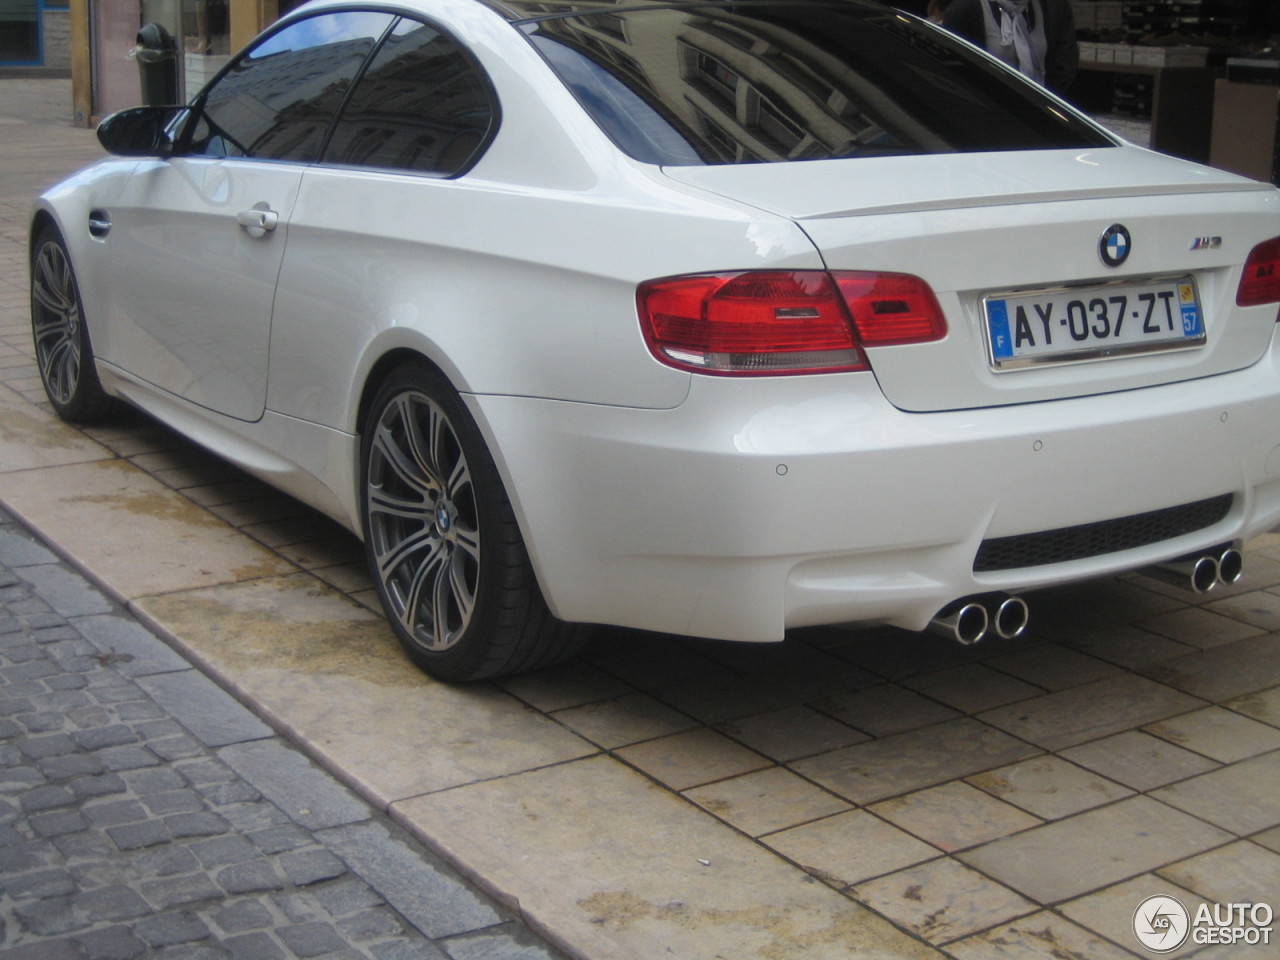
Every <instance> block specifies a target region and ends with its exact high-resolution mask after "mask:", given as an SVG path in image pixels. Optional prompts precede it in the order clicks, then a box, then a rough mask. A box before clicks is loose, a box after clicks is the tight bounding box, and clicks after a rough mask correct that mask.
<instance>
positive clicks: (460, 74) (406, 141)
mask: <svg viewBox="0 0 1280 960" xmlns="http://www.w3.org/2000/svg"><path fill="white" fill-rule="evenodd" d="M492 118H493V107H492V103H491V100H490V96H489V88H488V85H487V84H486V83H485V79H484V77H483V76H482V75H481V74H480V72H479V68H478V67H476V66H474V65H473V64H472V63H471V62H470V61H469V60H468V59H467V57H466V56H465V55H464V54H463V53H462V51H461V50H460V49H459V48H458V46H457V44H455V43H454V42H453V41H452V40H451V39H450V38H449V37H447V36H444V35H443V34H441V33H440V32H439V31H438V30H436V29H434V28H432V27H429V26H427V25H426V24H424V23H419V22H417V21H415V20H408V19H405V20H402V21H400V23H398V24H396V28H395V30H393V31H392V33H391V36H390V37H388V38H387V41H386V43H384V44H383V46H382V48H381V49H380V50H378V53H377V55H376V56H375V57H374V58H373V62H372V63H371V64H370V65H369V69H368V70H367V71H366V72H365V74H364V76H363V77H361V79H360V82H359V83H358V84H357V85H356V88H355V90H354V91H353V92H352V95H351V100H350V102H349V103H348V104H347V107H346V109H345V110H343V112H342V117H341V119H340V120H339V122H338V125H337V127H336V128H335V130H334V134H333V138H332V140H331V141H330V145H329V148H328V149H327V150H326V151H325V157H324V159H325V162H326V163H341V164H353V165H358V166H369V167H390V168H393V169H397V170H417V171H423V172H428V173H435V174H441V175H444V176H449V175H452V174H456V173H458V172H460V171H461V170H462V169H463V168H464V167H465V166H466V165H467V163H468V162H469V161H470V159H471V157H472V156H473V155H474V154H475V152H476V150H477V149H478V148H479V147H480V145H481V144H482V143H483V142H484V139H485V137H486V135H487V134H488V132H489V126H490V123H491V122H492Z"/></svg>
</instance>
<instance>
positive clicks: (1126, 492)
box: [469, 346, 1280, 640]
mask: <svg viewBox="0 0 1280 960" xmlns="http://www.w3.org/2000/svg"><path fill="white" fill-rule="evenodd" d="M1278 352H1280V348H1276V347H1274V346H1273V348H1272V350H1271V351H1270V352H1269V353H1268V354H1267V356H1266V358H1265V359H1264V360H1263V361H1262V362H1260V363H1259V364H1256V365H1255V366H1253V367H1251V368H1249V369H1246V370H1242V371H1237V372H1235V373H1232V374H1228V375H1223V376H1217V377H1212V378H1207V379H1202V380H1196V381H1190V382H1185V383H1178V384H1170V385H1167V386H1161V387H1156V388H1150V389H1144V390H1135V391H1130V392H1125V393H1114V394H1106V395H1100V396H1094V397H1085V398H1078V399H1072V400H1064V401H1057V402H1049V403H1038V404H1026V405H1019V406H1011V407H1002V408H995V409H984V410H967V411H953V412H946V413H930V414H912V413H904V412H902V411H899V410H897V409H895V408H893V407H892V406H890V405H889V404H888V403H886V402H885V400H884V399H883V397H882V396H881V394H880V391H879V389H878V387H877V386H876V383H875V380H874V378H873V377H872V376H870V375H868V374H851V375H833V376H829V377H797V378H772V379H759V380H750V379H735V380H730V379H716V378H708V377H695V378H694V383H693V387H692V389H691V391H690V395H689V398H688V400H687V401H686V402H685V403H684V404H682V405H681V406H680V407H678V408H676V409H673V410H661V411H655V410H637V409H631V408H620V407H605V406H597V405H586V404H573V403H559V402H554V401H545V400H534V399H525V398H513V397H492V396H482V397H470V398H469V400H470V402H471V404H472V408H473V410H474V411H475V413H476V415H477V419H478V420H479V421H480V423H481V425H482V429H484V430H486V431H487V432H488V433H489V440H490V442H491V449H494V450H500V451H501V452H502V462H501V463H500V464H499V466H500V469H501V470H502V471H503V473H504V476H505V479H506V481H507V484H508V489H509V490H510V492H511V494H512V500H513V502H514V503H515V506H516V509H517V513H518V515H519V517H520V520H521V524H522V527H523V529H524V532H525V535H526V540H527V542H528V543H529V548H530V553H531V556H532V558H533V562H534V566H535V569H536V570H537V572H538V576H539V578H540V581H541V583H542V585H543V589H544V591H545V593H546V595H547V599H548V602H549V603H550V604H551V606H552V609H553V610H554V611H555V612H556V613H557V614H558V615H559V616H561V617H563V618H566V619H570V620H581V621H590V622H600V623H610V624H618V625H623V626H631V627H637V628H642V629H650V630H659V631H664V632H671V633H681V634H688V635H695V636H706V637H716V638H721V639H735V640H777V639H781V638H782V636H783V633H784V631H785V630H786V629H787V628H790V627H799V626H811V625H818V624H832V623H846V622H863V621H878V622H885V623H890V624H893V625H896V626H900V627H905V628H908V629H922V628H924V627H925V626H927V624H928V623H929V621H930V620H931V619H932V618H933V617H934V615H935V614H936V613H937V612H938V611H939V610H940V609H941V608H942V607H944V606H945V605H947V604H949V603H951V602H952V601H954V600H956V599H959V598H963V597H969V596H973V595H978V594H984V593H988V592H993V591H1008V592H1013V591H1022V590H1028V589H1034V588H1037V587H1043V586H1048V585H1052V584H1056V583H1064V582H1069V581H1073V580H1080V579H1087V578H1090V577H1096V576H1104V575H1108V574H1114V573H1118V572H1123V571H1126V570H1132V569H1135V568H1140V567H1143V566H1146V565H1149V564H1152V563H1156V562H1160V561H1163V560H1167V559H1171V558H1174V557H1178V556H1182V555H1184V554H1188V553H1192V552H1195V551H1198V550H1201V549H1205V548H1208V547H1212V546H1214V545H1218V544H1223V543H1229V542H1234V543H1239V542H1242V541H1243V540H1244V539H1247V538H1249V537H1251V536H1254V535H1256V534H1258V533H1260V532H1263V531H1265V530H1267V529H1270V528H1271V527H1272V526H1274V525H1275V524H1276V523H1278V522H1280V396H1278V395H1277V384H1278V383H1280V371H1278V370H1277V353H1278ZM1223 495H1230V496H1231V503H1230V508H1229V509H1228V510H1227V511H1226V515H1225V516H1224V517H1222V519H1220V520H1218V521H1216V522H1211V523H1210V524H1209V525H1208V526H1206V527H1204V528H1202V529H1199V530H1195V531H1194V532H1191V533H1183V534H1179V535H1176V536H1174V537H1172V538H1166V539H1160V540H1158V541H1157V542H1154V543H1145V544H1142V545H1139V546H1135V547H1127V548H1125V549H1121V550H1119V551H1118V552H1105V553H1102V554H1100V555H1097V556H1088V557H1083V558H1074V559H1068V560H1065V561H1055V562H1050V563H1038V565H1035V566H1019V567H1015V568H1012V569H1000V570H988V571H985V572H981V573H979V572H975V570H974V558H975V555H976V554H977V552H978V550H979V548H980V546H981V544H982V543H983V541H984V540H989V539H992V538H1000V537H1010V536H1018V535H1023V534H1032V533H1037V532H1042V531H1051V530H1057V529H1059V528H1065V527H1075V526H1078V525H1082V524H1091V523H1096V522H1099V521H1106V520H1113V519H1116V518H1123V517H1131V516H1133V515H1136V514H1143V513H1146V512H1148V511H1153V510H1163V509H1165V508H1169V507H1174V506H1178V505H1182V504H1189V503H1193V502H1195V501H1200V500H1204V499H1207V498H1214V497H1221V496H1223Z"/></svg>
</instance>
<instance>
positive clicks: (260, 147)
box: [187, 12, 395, 163]
mask: <svg viewBox="0 0 1280 960" xmlns="http://www.w3.org/2000/svg"><path fill="white" fill-rule="evenodd" d="M394 19H395V17H394V16H392V15H391V14H387V13H363V12H347V13H335V14H328V15H325V14H321V15H319V16H315V17H311V18H309V19H306V20H301V21H298V22H297V23H293V24H290V25H289V26H287V27H285V28H284V29H283V30H281V31H279V32H278V33H275V34H272V35H271V36H269V37H267V38H266V39H265V40H263V41H262V42H261V43H259V44H258V45H257V46H256V47H255V48H253V49H252V50H250V51H249V52H248V53H247V54H245V55H244V56H243V57H241V58H240V59H239V60H238V61H237V62H236V63H235V65H234V66H233V67H232V68H231V69H230V71H228V72H227V73H226V74H225V75H223V77H222V78H221V79H219V80H218V82H217V83H215V84H214V85H213V87H212V88H210V90H209V91H208V93H207V95H206V96H205V97H204V98H203V101H202V102H198V103H197V107H198V108H199V110H198V113H197V115H196V126H195V129H194V132H193V134H192V138H191V143H190V146H189V147H188V149H187V153H189V154H201V155H205V156H218V157H221V156H232V157H256V158H260V159H268V160H295V161H298V162H301V163H309V162H311V161H314V160H316V159H317V158H318V157H319V154H320V149H321V146H322V145H323V143H324V137H325V134H326V133H327V132H328V129H329V125H330V124H331V123H332V122H333V118H334V116H335V114H336V113H337V112H338V107H339V106H340V105H341V103H342V98H343V97H344V96H345V95H346V92H347V89H348V87H349V86H350V85H351V81H352V79H353V78H354V77H355V75H356V72H357V71H358V70H359V69H360V65H361V64H362V63H364V61H365V59H366V58H367V57H368V55H369V51H371V50H372V49H373V46H374V44H375V43H376V42H377V41H378V39H379V38H380V37H381V36H382V35H383V34H384V33H385V32H386V30H387V28H388V27H389V26H390V25H391V23H392V21H393V20H394Z"/></svg>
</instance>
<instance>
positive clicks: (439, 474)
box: [365, 390, 480, 652]
mask: <svg viewBox="0 0 1280 960" xmlns="http://www.w3.org/2000/svg"><path fill="white" fill-rule="evenodd" d="M368 456H369V461H368V474H367V476H368V482H367V484H366V489H365V497H366V503H365V506H366V511H367V512H366V516H367V523H368V530H367V536H368V538H369V544H370V548H371V553H372V558H373V567H374V574H375V576H377V578H378V579H379V581H380V586H381V588H382V592H383V594H384V596H385V599H386V601H387V604H388V606H389V608H390V610H389V612H390V613H391V614H392V615H393V616H394V617H395V618H396V619H397V620H398V621H399V623H400V626H401V627H402V628H403V630H404V633H405V634H406V635H407V636H408V637H410V638H411V639H412V641H413V642H414V643H415V644H417V645H418V646H420V647H421V648H423V649H425V650H429V651H432V652H438V651H443V650H447V649H449V648H451V647H453V646H454V645H455V644H456V643H458V641H459V640H460V639H461V638H462V636H463V634H464V633H465V632H466V630H467V627H468V626H469V625H470V623H471V620H472V616H473V614H474V611H475V603H476V591H477V588H478V584H479V574H480V529H479V511H478V509H477V502H476V491H475V485H474V483H473V479H472V476H471V470H470V468H469V467H468V464H467V458H466V455H465V453H464V451H463V449H462V444H461V443H460V442H459V440H458V435H457V432H456V431H455V429H454V426H453V424H452V423H451V422H450V420H449V417H448V416H447V415H446V413H445V412H444V410H443V409H442V408H441V407H440V405H439V404H438V403H436V402H435V400H433V399H432V398H431V397H429V396H428V395H427V394H425V393H422V392H421V391H417V390H407V391H404V392H401V393H398V394H396V395H395V396H393V397H392V398H391V399H390V400H389V401H388V402H387V403H386V404H385V406H384V407H383V409H382V412H381V415H380V416H379V418H378V420H377V424H376V427H375V430H374V434H373V437H372V440H371V444H370V447H369V454H368Z"/></svg>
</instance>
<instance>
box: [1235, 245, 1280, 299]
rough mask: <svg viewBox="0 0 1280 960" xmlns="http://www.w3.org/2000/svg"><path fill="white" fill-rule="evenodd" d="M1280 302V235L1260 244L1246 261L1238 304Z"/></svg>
mask: <svg viewBox="0 0 1280 960" xmlns="http://www.w3.org/2000/svg"><path fill="white" fill-rule="evenodd" d="M1267 303H1280V237H1276V238H1275V239H1273V240H1267V241H1266V242H1264V243H1260V244H1258V245H1257V246H1256V247H1254V248H1253V250H1252V251H1250V253H1249V259H1248V260H1246V261H1245V264H1244V273H1243V274H1242V275H1241V277H1240V288H1239V289H1238V290H1237V291H1236V305H1237V306H1240V307H1257V306H1261V305H1263V304H1267Z"/></svg>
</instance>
